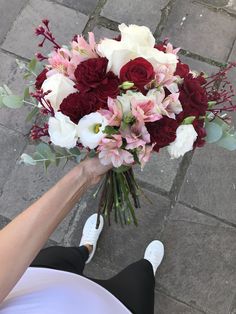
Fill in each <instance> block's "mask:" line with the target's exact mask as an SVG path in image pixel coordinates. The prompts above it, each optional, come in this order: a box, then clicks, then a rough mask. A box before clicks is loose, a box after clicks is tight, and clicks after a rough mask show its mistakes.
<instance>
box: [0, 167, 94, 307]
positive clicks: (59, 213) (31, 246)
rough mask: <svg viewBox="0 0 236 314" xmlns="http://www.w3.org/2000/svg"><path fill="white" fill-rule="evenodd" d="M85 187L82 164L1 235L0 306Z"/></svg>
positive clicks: (87, 181) (87, 179)
mask: <svg viewBox="0 0 236 314" xmlns="http://www.w3.org/2000/svg"><path fill="white" fill-rule="evenodd" d="M88 186H89V178H87V177H86V172H85V170H84V166H83V163H82V164H81V165H80V166H77V167H76V168H74V169H73V170H72V171H70V172H69V173H68V174H67V175H66V176H65V177H64V178H62V179H61V180H60V181H59V182H58V183H57V184H56V185H55V186H54V187H52V188H51V189H50V190H49V191H48V192H47V193H45V194H44V195H43V196H42V197H41V198H40V199H39V200H37V201H36V202H35V203H34V204H33V205H31V206H30V207H29V208H27V209H26V210H25V211H24V212H22V213H21V214H20V215H19V216H17V217H16V218H15V219H14V220H13V221H12V222H11V223H10V224H8V225H7V226H6V227H5V228H4V229H3V230H1V231H0V302H1V301H2V300H3V298H5V297H6V295H7V294H8V293H9V292H10V291H11V289H12V288H13V286H14V285H15V284H16V282H17V281H18V280H19V278H20V277H21V276H22V274H23V273H24V271H25V270H26V269H27V267H28V266H29V265H30V263H31V262H32V260H33V259H34V257H35V256H36V254H37V253H38V251H39V250H40V249H41V248H42V246H43V245H44V243H45V242H46V241H47V239H48V238H49V236H50V235H51V233H52V232H53V231H54V230H55V229H56V227H57V226H58V224H59V223H60V222H61V221H62V220H63V218H64V217H65V216H66V215H67V214H68V212H69V211H70V210H71V209H72V208H73V206H74V205H75V203H76V202H77V201H78V199H79V198H80V196H81V195H82V194H83V192H84V191H85V190H86V189H87V187H88Z"/></svg>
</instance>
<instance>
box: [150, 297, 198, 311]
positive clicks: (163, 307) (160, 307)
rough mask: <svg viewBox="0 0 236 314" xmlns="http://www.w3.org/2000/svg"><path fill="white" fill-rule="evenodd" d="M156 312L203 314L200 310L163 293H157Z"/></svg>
mask: <svg viewBox="0 0 236 314" xmlns="http://www.w3.org/2000/svg"><path fill="white" fill-rule="evenodd" d="M154 312H155V313H156V314H201V313H202V312H199V311H198V310H195V309H193V308H191V307H190V306H187V305H185V304H184V303H180V302H178V301H176V300H174V299H172V298H170V297H168V296H166V295H164V294H162V293H159V292H156V293H155V311H154Z"/></svg>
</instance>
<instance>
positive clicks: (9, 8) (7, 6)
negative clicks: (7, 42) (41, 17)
mask: <svg viewBox="0 0 236 314" xmlns="http://www.w3.org/2000/svg"><path fill="white" fill-rule="evenodd" d="M26 3H27V0H21V1H19V0H11V1H6V0H0V8H1V19H0V30H1V31H0V43H1V42H2V41H3V39H4V37H5V35H6V34H7V32H8V30H9V29H10V27H11V25H12V24H13V22H14V20H15V19H16V17H17V15H18V14H19V13H20V11H21V9H22V8H23V7H24V6H25V4H26Z"/></svg>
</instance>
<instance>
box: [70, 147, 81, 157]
mask: <svg viewBox="0 0 236 314" xmlns="http://www.w3.org/2000/svg"><path fill="white" fill-rule="evenodd" d="M68 151H69V153H70V154H72V155H77V156H79V155H80V154H81V152H80V150H79V148H78V147H74V148H71V149H69V150H68Z"/></svg>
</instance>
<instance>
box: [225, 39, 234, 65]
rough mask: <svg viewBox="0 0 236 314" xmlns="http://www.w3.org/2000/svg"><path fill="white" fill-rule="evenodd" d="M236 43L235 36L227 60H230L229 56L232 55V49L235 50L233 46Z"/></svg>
mask: <svg viewBox="0 0 236 314" xmlns="http://www.w3.org/2000/svg"><path fill="white" fill-rule="evenodd" d="M235 43H236V37H235V39H234V41H233V44H232V47H231V49H230V51H229V54H228V56H227V62H229V57H230V55H231V53H232V51H233V48H234V44H235Z"/></svg>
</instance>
